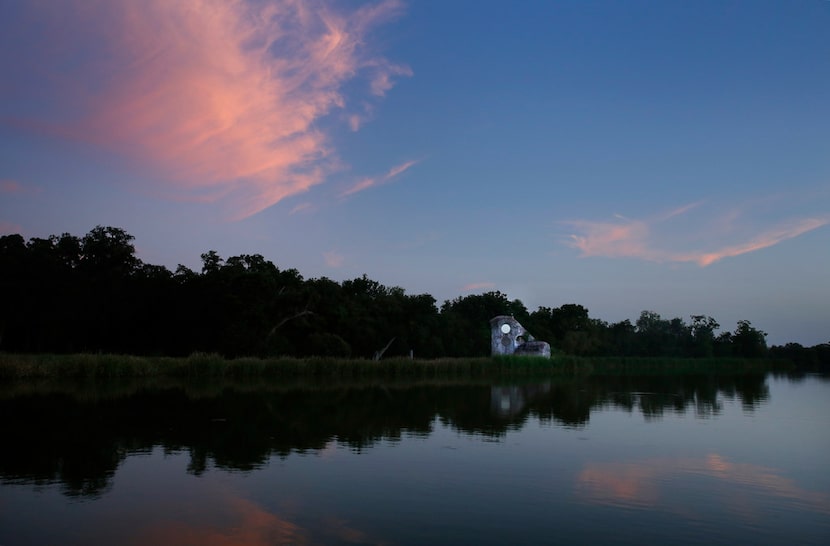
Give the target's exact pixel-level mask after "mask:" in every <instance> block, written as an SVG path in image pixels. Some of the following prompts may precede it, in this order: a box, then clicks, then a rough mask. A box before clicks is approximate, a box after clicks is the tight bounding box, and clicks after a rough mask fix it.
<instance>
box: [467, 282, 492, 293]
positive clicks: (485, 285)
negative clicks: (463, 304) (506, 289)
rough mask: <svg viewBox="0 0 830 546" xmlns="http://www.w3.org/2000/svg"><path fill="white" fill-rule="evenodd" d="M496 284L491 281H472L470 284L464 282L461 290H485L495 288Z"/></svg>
mask: <svg viewBox="0 0 830 546" xmlns="http://www.w3.org/2000/svg"><path fill="white" fill-rule="evenodd" d="M495 287H496V284H495V283H492V282H473V283H470V284H465V285H464V286H463V287H462V288H461V291H462V292H473V291H476V290H487V289H491V288H495Z"/></svg>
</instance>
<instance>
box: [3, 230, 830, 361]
mask: <svg viewBox="0 0 830 546" xmlns="http://www.w3.org/2000/svg"><path fill="white" fill-rule="evenodd" d="M133 240H134V237H133V236H132V235H130V234H128V233H127V232H126V231H124V230H123V229H121V228H116V227H103V226H97V227H95V228H94V229H92V230H91V231H90V232H89V233H87V234H86V235H84V236H83V237H77V236H74V235H71V234H68V233H64V234H62V235H52V236H50V237H48V238H45V239H44V238H30V239H29V240H28V241H25V240H24V238H23V237H22V236H21V235H19V234H13V235H5V236H2V237H0V291H2V304H0V350H2V351H7V352H27V353H76V352H108V353H128V354H136V355H169V356H183V355H188V354H191V353H193V352H210V353H218V354H221V355H224V356H226V357H240V356H297V357H305V356H334V357H366V358H371V357H373V356H378V355H380V354H383V355H386V356H406V355H410V354H414V355H415V356H417V357H419V358H437V357H475V356H487V355H489V351H490V327H489V320H490V319H491V318H492V317H494V316H496V315H512V316H514V317H515V318H516V319H517V320H518V321H519V322H521V323H522V324H523V325H524V326H525V328H526V329H527V330H528V331H530V332H532V333H533V334H534V336H535V337H536V338H538V339H542V340H545V341H548V342H549V343H550V344H551V347H552V348H553V351H554V353H556V352H559V353H564V354H570V355H577V356H646V357H700V358H706V357H743V358H763V357H776V358H789V359H792V360H794V361H796V362H798V363H801V364H805V365H812V366H817V365H818V364H820V363H824V364H825V365H826V363H827V361H828V359H829V358H830V344H822V345H817V346H814V347H802V346H801V345H798V344H795V343H790V344H787V345H785V346H773V347H768V346H767V343H766V333H765V332H762V331H761V330H758V329H757V328H755V327H753V326H752V324H751V323H750V322H749V321H748V320H741V321H739V322H738V323H737V325H736V328H735V329H734V330H732V331H719V330H720V324H718V322H717V321H716V320H715V319H714V318H712V317H709V316H705V315H692V316H691V317H690V320H689V322H686V321H685V320H683V319H681V318H672V319H664V318H662V317H661V316H660V315H659V314H657V313H655V312H653V311H643V312H642V313H641V314H640V317H639V318H638V319H637V320H636V322H634V323H632V322H631V321H630V320H624V321H621V322H616V323H608V322H606V321H603V320H599V319H596V318H592V317H590V316H589V314H588V309H586V308H585V307H583V306H582V305H578V304H566V305H562V306H560V307H556V308H550V307H539V308H538V309H536V310H535V311H528V309H527V308H526V307H525V306H524V304H523V303H522V302H521V301H520V300H517V299H516V300H510V299H508V297H507V296H506V295H505V294H503V293H501V292H499V291H491V292H486V293H483V294H474V295H467V296H459V297H457V298H455V299H453V300H446V301H444V302H443V303H442V304H441V305H440V306H439V305H438V304H437V301H436V300H435V298H434V297H433V296H431V295H429V294H417V295H412V294H407V293H406V292H405V290H404V289H403V288H400V287H397V286H393V287H388V286H384V285H382V284H381V283H378V282H377V281H374V280H371V279H369V278H368V277H367V276H366V275H363V276H362V277H359V278H355V279H351V280H346V281H343V282H339V283H338V282H335V281H333V280H331V279H328V278H326V277H320V278H312V279H304V278H303V276H302V275H301V274H300V272H299V271H297V270H296V269H280V268H278V267H277V266H276V265H274V264H273V263H272V262H270V261H269V260H266V259H265V258H264V257H263V256H261V255H259V254H253V255H249V254H242V255H239V256H233V257H229V258H227V259H224V258H222V257H221V256H219V254H217V253H216V252H215V251H212V250H211V251H208V252H206V253H204V254H202V255H201V259H202V267H201V271H193V270H191V269H189V268H187V267H185V266H183V265H179V266H178V267H177V268H176V270H175V271H170V270H168V269H167V268H166V267H164V266H160V265H151V264H147V263H144V262H142V261H141V260H140V259H138V258H137V257H136V255H135V247H134V245H133Z"/></svg>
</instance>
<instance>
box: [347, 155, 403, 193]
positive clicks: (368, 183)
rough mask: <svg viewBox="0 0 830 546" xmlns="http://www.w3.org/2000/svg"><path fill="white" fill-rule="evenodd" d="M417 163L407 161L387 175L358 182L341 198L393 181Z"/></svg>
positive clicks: (393, 168) (390, 170)
mask: <svg viewBox="0 0 830 546" xmlns="http://www.w3.org/2000/svg"><path fill="white" fill-rule="evenodd" d="M416 163H418V161H414V160H413V161H407V162H406V163H401V164H400V165H397V166H395V167H392V168H391V169H389V171H388V172H387V173H386V174H384V175H382V176H379V177H375V178H371V177H366V178H363V179H361V180H360V181H359V182H357V183H356V184H354V185H353V186H351V187H350V188H348V189H346V191H344V192H343V193H341V194H340V197H347V196H349V195H353V194H355V193H358V192H361V191H364V190H368V189H369V188H372V187H375V186H380V185H383V184H386V183H387V182H389V181H390V180H392V179H393V178H395V177H396V176H398V175H399V174H401V173H403V172H404V171H406V170H407V169H409V168H410V167H412V166H413V165H415V164H416Z"/></svg>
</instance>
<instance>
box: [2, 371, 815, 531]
mask: <svg viewBox="0 0 830 546" xmlns="http://www.w3.org/2000/svg"><path fill="white" fill-rule="evenodd" d="M0 418H2V423H3V429H2V430H3V444H2V449H0V545H2V546H17V545H28V544H37V545H41V544H78V545H81V544H83V545H104V544H106V545H110V544H126V545H133V544H135V545H139V544H142V545H143V544H148V543H149V544H154V545H167V544H171V545H172V544H176V545H231V544H233V545H247V546H254V545H265V544H269V545H270V544H419V545H422V544H460V543H470V544H519V543H524V544H538V543H545V544H573V543H595V544H656V543H672V544H699V543H702V542H705V543H708V544H735V543H741V544H796V543H797V544H828V543H830V427H828V419H830V380H828V378H826V377H821V376H815V375H805V376H783V375H780V376H776V375H766V374H750V375H665V376H659V375H652V376H647V377H595V376H592V377H587V378H583V379H576V378H574V379H563V378H555V379H550V380H546V381H540V380H534V381H529V382H519V383H512V384H511V383H505V384H498V385H490V384H486V383H465V382H460V381H458V382H450V381H443V382H442V381H436V382H421V383H415V384H408V383H385V384H384V383H376V384H360V383H355V384H349V385H343V384H336V383H333V384H325V383H323V384H320V383H294V384H282V385H281V384H268V383H252V382H248V383H245V382H240V383H230V384H212V383H190V384H186V385H182V384H177V383H166V382H164V381H162V380H155V381H152V382H148V383H142V382H122V383H107V384H94V383H92V384H90V383H86V384H77V385H75V384H73V385H66V384H62V385H52V384H49V383H44V384H39V385H31V384H7V385H2V386H0Z"/></svg>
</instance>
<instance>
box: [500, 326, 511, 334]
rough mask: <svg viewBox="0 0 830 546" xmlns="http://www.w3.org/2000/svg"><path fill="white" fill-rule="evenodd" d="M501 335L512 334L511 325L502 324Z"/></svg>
mask: <svg viewBox="0 0 830 546" xmlns="http://www.w3.org/2000/svg"><path fill="white" fill-rule="evenodd" d="M501 333H502V334H509V333H510V325H509V324H502V325H501Z"/></svg>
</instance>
